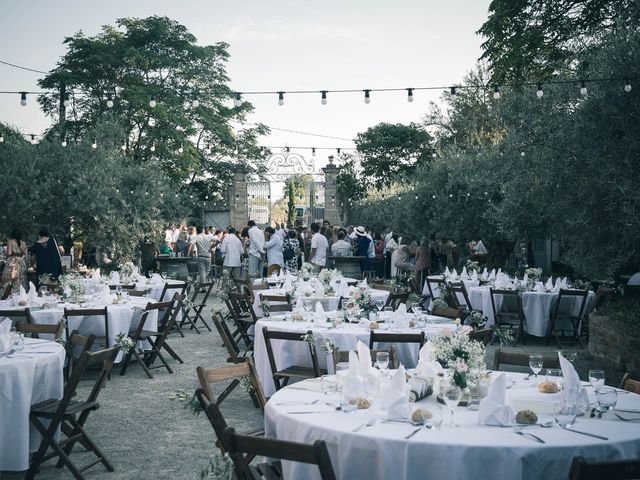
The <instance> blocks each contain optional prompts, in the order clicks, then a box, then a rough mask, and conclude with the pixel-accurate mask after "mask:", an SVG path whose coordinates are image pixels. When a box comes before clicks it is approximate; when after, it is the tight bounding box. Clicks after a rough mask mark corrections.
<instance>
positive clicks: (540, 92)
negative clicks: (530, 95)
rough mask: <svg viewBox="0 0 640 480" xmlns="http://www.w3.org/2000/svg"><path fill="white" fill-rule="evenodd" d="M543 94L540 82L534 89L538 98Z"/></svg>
mask: <svg viewBox="0 0 640 480" xmlns="http://www.w3.org/2000/svg"><path fill="white" fill-rule="evenodd" d="M543 95H544V92H543V91H542V84H541V83H539V84H538V89H537V90H536V96H537V97H538V98H542V96H543Z"/></svg>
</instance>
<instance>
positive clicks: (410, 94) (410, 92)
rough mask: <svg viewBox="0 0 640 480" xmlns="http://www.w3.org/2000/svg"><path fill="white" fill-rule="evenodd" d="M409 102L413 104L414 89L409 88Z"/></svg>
mask: <svg viewBox="0 0 640 480" xmlns="http://www.w3.org/2000/svg"><path fill="white" fill-rule="evenodd" d="M407 102H409V103H411V102H413V88H407Z"/></svg>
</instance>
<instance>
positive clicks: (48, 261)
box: [31, 228, 62, 282]
mask: <svg viewBox="0 0 640 480" xmlns="http://www.w3.org/2000/svg"><path fill="white" fill-rule="evenodd" d="M38 236H39V238H38V240H36V243H34V244H33V246H32V247H31V254H32V262H31V263H32V264H33V262H34V261H35V264H36V275H37V277H38V282H39V281H40V277H41V276H42V275H44V274H45V273H48V274H49V275H51V277H52V278H53V279H55V280H57V279H58V277H59V276H60V275H62V262H61V260H60V250H59V249H58V242H56V240H55V238H53V237H51V236H50V235H49V230H47V229H46V228H42V229H40V232H38Z"/></svg>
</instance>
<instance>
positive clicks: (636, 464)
mask: <svg viewBox="0 0 640 480" xmlns="http://www.w3.org/2000/svg"><path fill="white" fill-rule="evenodd" d="M603 478H606V479H607V480H633V479H638V478H640V460H639V459H637V458H636V459H633V460H617V461H613V462H594V463H589V462H587V461H586V460H585V459H584V458H583V457H575V458H574V459H573V462H572V463H571V470H570V471H569V480H602V479H603Z"/></svg>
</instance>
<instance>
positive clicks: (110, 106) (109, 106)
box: [107, 99, 113, 108]
mask: <svg viewBox="0 0 640 480" xmlns="http://www.w3.org/2000/svg"><path fill="white" fill-rule="evenodd" d="M107 108H113V100H111V99H109V100H107Z"/></svg>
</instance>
